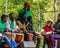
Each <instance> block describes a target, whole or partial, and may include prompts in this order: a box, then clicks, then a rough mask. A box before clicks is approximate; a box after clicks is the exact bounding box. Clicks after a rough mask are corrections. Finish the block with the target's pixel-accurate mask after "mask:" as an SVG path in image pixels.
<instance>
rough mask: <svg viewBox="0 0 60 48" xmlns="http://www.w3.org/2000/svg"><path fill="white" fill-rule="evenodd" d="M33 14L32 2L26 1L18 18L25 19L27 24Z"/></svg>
mask: <svg viewBox="0 0 60 48" xmlns="http://www.w3.org/2000/svg"><path fill="white" fill-rule="evenodd" d="M30 16H31V11H30V4H29V2H25V3H24V7H23V8H22V9H20V10H19V16H18V18H17V19H18V20H24V21H25V22H26V24H27V22H28V19H29V17H30Z"/></svg>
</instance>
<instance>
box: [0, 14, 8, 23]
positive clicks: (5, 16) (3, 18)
mask: <svg viewBox="0 0 60 48" xmlns="http://www.w3.org/2000/svg"><path fill="white" fill-rule="evenodd" d="M1 20H2V21H3V22H6V21H7V15H5V14H3V15H2V16H1Z"/></svg>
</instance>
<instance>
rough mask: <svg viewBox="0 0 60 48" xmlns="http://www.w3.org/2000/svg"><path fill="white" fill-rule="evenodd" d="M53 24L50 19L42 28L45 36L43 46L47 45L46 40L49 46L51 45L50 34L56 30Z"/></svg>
mask: <svg viewBox="0 0 60 48" xmlns="http://www.w3.org/2000/svg"><path fill="white" fill-rule="evenodd" d="M52 24H53V22H52V20H51V19H50V20H48V21H47V24H46V25H45V26H44V27H43V29H42V35H43V36H44V46H43V48H44V47H45V42H46V43H47V45H48V48H50V47H51V41H50V34H52V33H53V32H54V30H53V29H52ZM45 40H46V41H45Z"/></svg>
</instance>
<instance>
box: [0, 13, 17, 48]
mask: <svg viewBox="0 0 60 48" xmlns="http://www.w3.org/2000/svg"><path fill="white" fill-rule="evenodd" d="M6 17H7V15H5V14H3V15H2V16H1V20H0V32H2V31H4V29H5V28H6V21H7V18H6ZM6 31H7V30H6ZM4 32H5V31H4ZM4 32H3V33H4ZM0 34H1V38H0V43H1V42H2V40H4V41H5V42H6V43H7V44H8V45H9V46H10V47H11V48H15V47H16V42H15V40H14V38H12V39H11V41H12V42H11V41H10V40H9V39H8V37H7V36H6V35H5V34H2V33H0Z"/></svg>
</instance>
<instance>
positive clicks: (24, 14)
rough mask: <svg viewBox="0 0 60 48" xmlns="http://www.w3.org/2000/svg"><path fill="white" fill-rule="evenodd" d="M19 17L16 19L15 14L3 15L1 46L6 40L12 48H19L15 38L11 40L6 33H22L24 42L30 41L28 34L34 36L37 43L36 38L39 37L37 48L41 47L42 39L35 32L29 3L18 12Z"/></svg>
mask: <svg viewBox="0 0 60 48" xmlns="http://www.w3.org/2000/svg"><path fill="white" fill-rule="evenodd" d="M18 13H19V14H18V17H17V18H15V15H14V13H10V14H9V15H5V14H3V15H2V16H1V19H0V36H1V37H0V44H1V43H2V40H4V41H5V42H6V43H7V44H8V45H9V47H10V48H17V43H16V41H15V38H14V36H12V38H11V40H10V39H9V38H8V37H7V36H6V34H5V32H10V33H11V32H17V33H19V32H21V33H23V34H24V40H25V41H28V40H29V39H28V35H27V33H31V34H33V40H34V41H35V38H36V37H35V36H37V45H36V48H39V46H40V43H39V42H40V37H39V35H38V34H36V33H35V31H34V30H33V23H32V16H31V11H30V5H29V2H25V3H24V8H23V9H20V10H19V12H18Z"/></svg>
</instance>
